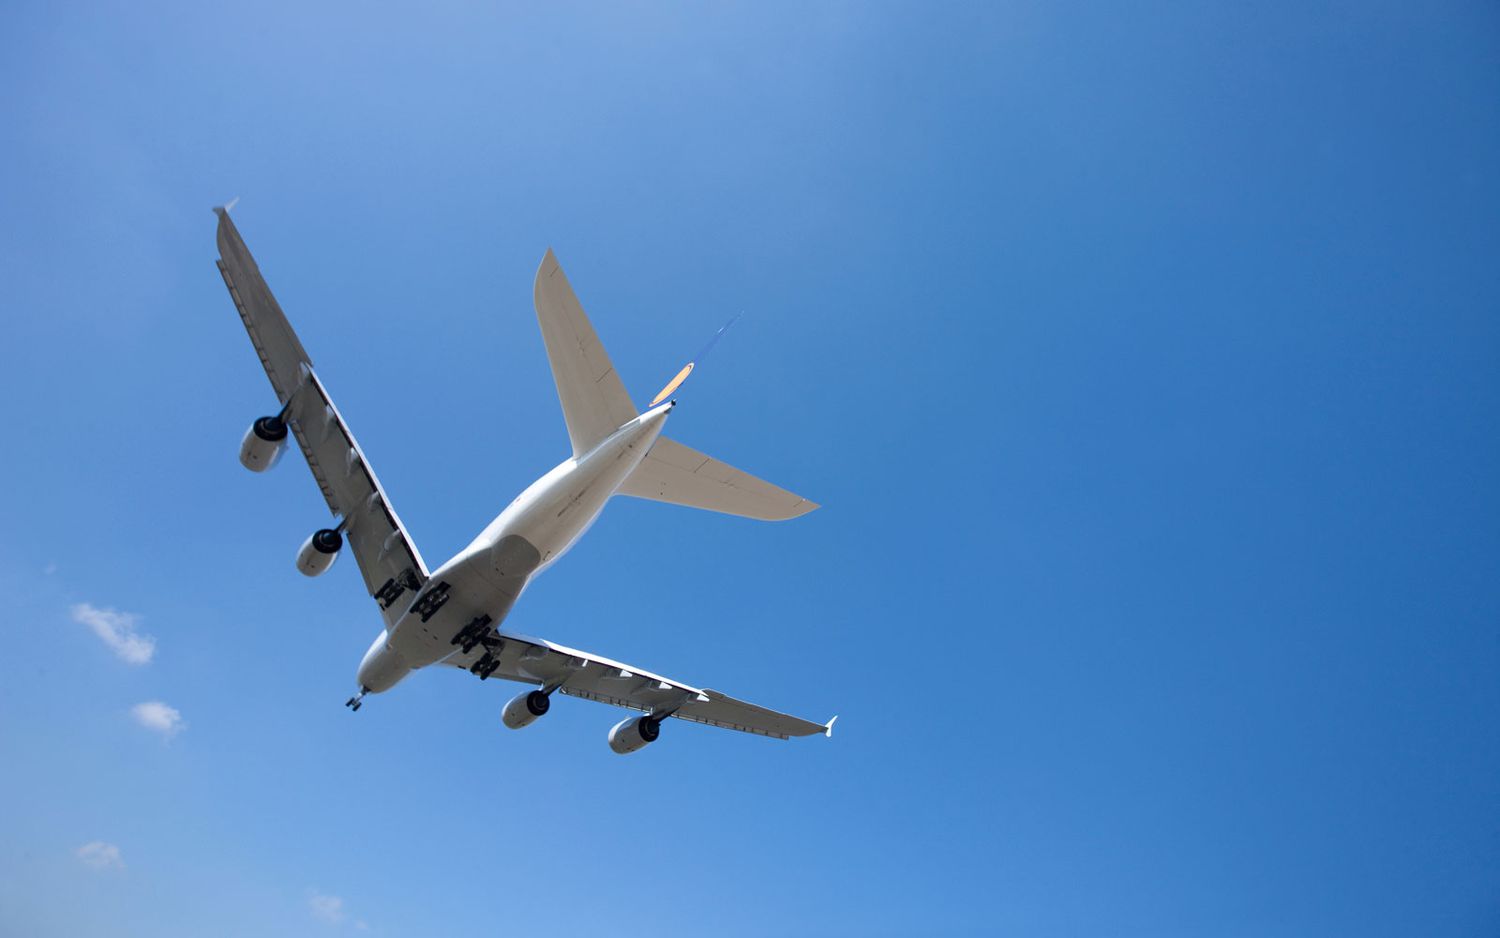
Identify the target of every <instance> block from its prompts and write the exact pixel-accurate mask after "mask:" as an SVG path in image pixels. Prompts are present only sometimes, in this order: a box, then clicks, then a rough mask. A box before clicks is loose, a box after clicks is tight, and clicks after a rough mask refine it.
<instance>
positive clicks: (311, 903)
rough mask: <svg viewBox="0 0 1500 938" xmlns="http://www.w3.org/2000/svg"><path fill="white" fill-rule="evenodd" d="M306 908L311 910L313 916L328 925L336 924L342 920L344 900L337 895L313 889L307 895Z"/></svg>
mask: <svg viewBox="0 0 1500 938" xmlns="http://www.w3.org/2000/svg"><path fill="white" fill-rule="evenodd" d="M307 908H308V909H309V910H310V911H311V912H312V915H313V918H315V919H317V920H318V921H320V922H327V923H328V924H329V925H337V924H339V923H340V922H342V921H343V920H344V900H343V899H340V898H339V897H338V896H327V895H324V894H323V893H320V892H317V891H316V890H315V891H313V892H312V894H310V895H309V896H308V897H307Z"/></svg>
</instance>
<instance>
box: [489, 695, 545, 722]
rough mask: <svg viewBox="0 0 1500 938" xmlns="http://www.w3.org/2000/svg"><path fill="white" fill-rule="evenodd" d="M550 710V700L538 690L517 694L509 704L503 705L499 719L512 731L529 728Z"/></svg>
mask: <svg viewBox="0 0 1500 938" xmlns="http://www.w3.org/2000/svg"><path fill="white" fill-rule="evenodd" d="M550 709H552V698H550V697H548V696H547V695H546V694H544V693H542V692H541V691H539V690H533V691H527V692H526V693H524V694H517V695H516V696H515V697H513V698H512V699H511V701H510V703H508V704H506V705H505V710H504V711H502V712H501V714H500V719H501V720H503V721H504V722H505V725H506V726H508V727H510V728H511V729H513V730H518V729H520V728H521V727H523V726H530V725H531V724H533V723H535V722H536V718H537V717H539V716H541V715H542V714H544V713H546V712H547V711H548V710H550Z"/></svg>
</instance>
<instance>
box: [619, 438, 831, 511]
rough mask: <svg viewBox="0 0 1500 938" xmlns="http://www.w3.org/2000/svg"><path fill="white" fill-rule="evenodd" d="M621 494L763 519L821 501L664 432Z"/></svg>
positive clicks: (809, 509) (812, 506)
mask: <svg viewBox="0 0 1500 938" xmlns="http://www.w3.org/2000/svg"><path fill="white" fill-rule="evenodd" d="M619 494H621V495H633V496H635V497H636V498H649V499H651V500H652V501H658V502H668V503H670V504H673V505H685V506H687V507H689V508H702V509H705V510H708V511H718V512H722V513H724V514H728V515H739V516H740V517H743V518H757V519H760V520H762V521H785V520H787V519H789V518H796V517H798V516H800V515H805V514H807V513H808V512H810V511H812V510H813V509H815V508H817V507H818V504H817V503H816V502H811V501H808V500H807V499H805V498H803V497H802V496H800V495H797V494H795V493H793V492H788V491H787V490H786V489H784V488H780V487H779V486H775V485H772V484H771V483H769V482H767V481H765V480H763V479H757V478H756V477H755V476H753V475H751V474H750V473H748V472H744V471H743V470H740V469H736V468H734V467H733V466H731V465H729V464H727V463H722V462H720V461H719V460H717V459H714V458H713V457H711V456H707V455H705V454H703V453H700V452H698V451H697V450H695V449H692V448H690V447H687V446H683V445H682V444H681V443H678V442H677V441H676V440H672V439H668V438H667V437H664V436H663V437H657V438H656V443H655V444H654V445H653V446H652V447H651V452H649V453H647V454H646V458H645V459H643V460H641V463H640V465H639V466H637V467H636V469H635V471H634V472H632V473H631V474H630V475H629V477H627V478H626V479H625V481H624V483H622V484H621V486H620V488H619Z"/></svg>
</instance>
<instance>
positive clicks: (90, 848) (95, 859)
mask: <svg viewBox="0 0 1500 938" xmlns="http://www.w3.org/2000/svg"><path fill="white" fill-rule="evenodd" d="M75 854H76V855H77V857H78V859H80V860H82V861H83V864H84V865H85V866H88V867H92V868H93V869H96V870H123V869H124V868H125V861H124V860H121V859H120V848H119V847H116V846H115V845H114V844H107V843H105V842H104V841H102V840H91V841H89V842H88V843H86V844H84V845H83V846H82V847H79V848H78V849H77V850H76V851H75Z"/></svg>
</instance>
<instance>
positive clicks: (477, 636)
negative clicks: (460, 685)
mask: <svg viewBox="0 0 1500 938" xmlns="http://www.w3.org/2000/svg"><path fill="white" fill-rule="evenodd" d="M491 621H493V620H491V619H490V617H489V616H479V617H478V618H476V619H474V621H472V622H470V623H469V624H468V625H466V626H464V627H463V628H461V629H459V630H458V634H457V635H455V636H453V637H452V638H451V639H449V640H448V644H450V645H457V646H459V650H460V651H461V652H463V653H464V654H466V655H467V654H468V653H469V652H471V651H473V650H474V649H475V648H478V647H479V646H480V645H483V646H484V654H483V655H480V656H479V660H478V661H475V662H474V663H473V664H471V665H470V666H469V672H470V673H471V674H474V675H476V676H477V677H478V678H479V679H480V680H481V681H483V680H485V679H487V678H488V677H489V676H490V675H491V674H494V673H495V669H496V668H498V667H500V649H501V648H502V647H504V645H505V642H504V641H503V640H501V638H500V636H498V635H494V634H491V632H490V622H491Z"/></svg>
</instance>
